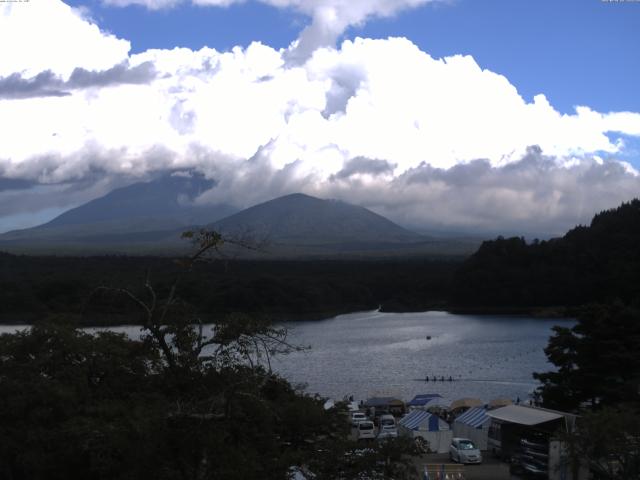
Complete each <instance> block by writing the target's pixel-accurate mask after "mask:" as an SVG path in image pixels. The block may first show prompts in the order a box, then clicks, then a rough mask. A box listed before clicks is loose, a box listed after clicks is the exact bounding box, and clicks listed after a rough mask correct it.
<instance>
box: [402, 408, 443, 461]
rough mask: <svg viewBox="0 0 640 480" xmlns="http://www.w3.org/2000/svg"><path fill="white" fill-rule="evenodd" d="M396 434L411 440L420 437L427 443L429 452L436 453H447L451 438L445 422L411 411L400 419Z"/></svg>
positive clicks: (429, 415) (423, 413)
mask: <svg viewBox="0 0 640 480" xmlns="http://www.w3.org/2000/svg"><path fill="white" fill-rule="evenodd" d="M398 434H399V435H402V436H404V437H409V438H412V439H414V438H418V437H421V438H423V439H424V440H426V441H427V442H428V444H429V450H430V451H432V452H437V453H447V452H448V451H449V445H450V444H451V439H452V438H453V435H452V434H451V428H450V427H449V424H448V423H447V422H445V421H444V420H442V419H441V418H440V417H438V416H437V415H433V414H431V413H429V412H426V411H424V410H413V411H411V412H410V413H408V414H407V415H405V416H404V417H402V418H401V419H400V421H399V422H398Z"/></svg>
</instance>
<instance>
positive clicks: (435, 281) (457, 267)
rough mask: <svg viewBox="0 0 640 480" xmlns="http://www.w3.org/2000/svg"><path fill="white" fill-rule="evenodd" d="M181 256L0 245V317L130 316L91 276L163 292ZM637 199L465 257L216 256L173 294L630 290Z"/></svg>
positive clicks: (273, 313) (472, 299)
mask: <svg viewBox="0 0 640 480" xmlns="http://www.w3.org/2000/svg"><path fill="white" fill-rule="evenodd" d="M179 269H180V266H179V265H178V264H177V261H176V260H175V259H171V258H166V257H126V256H101V257H100V256H96V257H64V256H60V257H55V256H15V255H10V254H3V253H0V305H1V308H0V321H3V322H5V323H6V322H9V323H14V322H16V321H26V322H30V321H32V320H34V319H37V318H42V317H43V316H47V315H55V314H73V315H77V316H80V317H81V318H82V321H83V322H85V323H119V322H131V321H135V318H133V319H132V317H131V315H134V314H135V312H136V310H135V306H134V305H131V304H128V303H127V302H122V301H120V300H119V299H117V298H113V296H112V295H104V294H99V295H95V294H94V293H93V292H94V291H95V289H96V288H98V287H104V286H107V287H113V286H122V287H126V288H129V289H132V290H133V291H136V290H140V289H142V288H143V284H144V280H145V278H147V277H149V278H150V279H151V281H152V283H153V284H154V285H155V287H156V288H158V290H159V291H160V292H165V293H166V290H167V289H168V285H169V283H170V281H171V279H172V278H174V276H175V275H176V274H177V272H178V271H179ZM639 277H640V200H633V201H632V202H629V203H625V204H623V205H621V206H620V207H618V208H616V209H613V210H609V211H605V212H602V213H599V214H597V215H596V216H595V217H594V218H593V221H592V222H591V225H589V226H578V227H576V228H574V229H572V230H571V231H569V232H568V233H567V234H566V235H565V236H564V237H561V238H556V239H551V240H547V241H538V240H534V241H532V242H529V243H528V242H527V241H525V239H524V238H519V237H514V238H502V237H499V238H497V239H496V240H492V241H486V242H484V243H483V244H482V245H481V247H480V249H479V250H478V251H477V252H476V253H475V254H474V255H472V256H471V257H469V258H468V259H466V260H465V259H463V258H460V257H441V258H433V257H432V258H415V257H414V258H406V259H402V258H395V259H380V260H374V259H368V260H360V261H356V260H239V259H236V260H234V259H228V260H223V259H214V260H212V261H209V262H201V263H199V264H197V265H196V266H194V269H193V271H192V272H191V273H190V275H189V276H188V278H185V280H184V282H183V284H182V288H181V295H182V297H183V298H184V300H185V301H187V302H189V303H190V304H192V305H194V308H196V309H197V310H198V311H199V312H200V313H201V314H203V315H212V314H216V315H220V314H222V315H224V314H227V313H231V312H246V313H252V314H264V315H267V316H270V317H272V318H273V319H276V320H278V319H296V318H298V319H299V318H313V317H317V318H321V317H326V316H328V315H331V314H335V313H342V312H349V311H357V310H366V309H374V308H378V306H381V307H382V309H383V310H387V311H411V310H413V311H416V310H427V309H449V310H454V311H456V310H458V311H474V312H480V313H482V312H490V311H494V312H523V313H529V312H531V311H533V310H536V309H545V308H547V309H549V308H556V307H563V308H564V307H576V306H580V305H584V304H587V303H593V302H610V301H613V300H616V299H617V300H621V301H623V302H625V303H630V302H632V301H633V299H637V298H638V297H639V294H640V278H639Z"/></svg>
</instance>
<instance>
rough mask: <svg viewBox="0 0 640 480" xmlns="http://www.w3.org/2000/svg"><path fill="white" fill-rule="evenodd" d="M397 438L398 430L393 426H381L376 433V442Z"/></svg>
mask: <svg viewBox="0 0 640 480" xmlns="http://www.w3.org/2000/svg"><path fill="white" fill-rule="evenodd" d="M397 436H398V429H397V428H396V426H395V425H382V426H381V427H380V430H379V431H378V437H377V438H378V440H383V439H385V438H396V437H397Z"/></svg>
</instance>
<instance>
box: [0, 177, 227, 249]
mask: <svg viewBox="0 0 640 480" xmlns="http://www.w3.org/2000/svg"><path fill="white" fill-rule="evenodd" d="M213 185H214V182H213V181H211V180H207V179H205V178H204V177H203V176H201V175H198V174H190V175H165V176H162V177H160V178H158V179H156V180H153V181H150V182H139V183H135V184H133V185H129V186H127V187H123V188H118V189H116V190H114V191H112V192H110V193H108V194H107V195H105V196H103V197H100V198H97V199H95V200H92V201H90V202H87V203H85V204H84V205H81V206H79V207H77V208H73V209H71V210H69V211H67V212H65V213H63V214H61V215H60V216H58V217H56V218H54V219H53V220H51V221H50V222H48V223H46V224H43V225H40V226H37V227H34V228H29V229H25V230H16V231H12V232H8V233H6V234H4V235H1V236H0V247H1V246H3V245H20V246H22V247H28V246H29V245H31V244H38V245H47V244H49V245H51V246H55V245H60V244H64V245H79V246H82V245H99V244H100V245H102V244H104V245H107V244H127V243H141V242H142V243H146V242H150V241H155V240H157V239H160V238H162V235H161V234H160V232H173V231H175V230H176V229H180V228H182V227H188V226H192V225H202V224H206V223H209V222H212V221H215V220H217V219H219V218H222V217H225V216H227V215H230V214H232V213H234V212H236V211H237V210H236V209H235V208H233V207H231V206H229V205H214V206H196V205H193V204H192V200H193V199H194V198H196V197H197V196H198V195H199V194H200V193H202V192H203V191H205V190H208V189H210V188H211V187H212V186H213Z"/></svg>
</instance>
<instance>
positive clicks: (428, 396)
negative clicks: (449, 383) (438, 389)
mask: <svg viewBox="0 0 640 480" xmlns="http://www.w3.org/2000/svg"><path fill="white" fill-rule="evenodd" d="M438 398H442V395H440V394H439V393H422V394H420V395H416V396H415V397H413V398H412V399H411V401H410V402H409V403H407V405H409V406H410V407H424V406H425V405H426V404H427V403H429V402H431V401H433V400H435V399H438Z"/></svg>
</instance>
